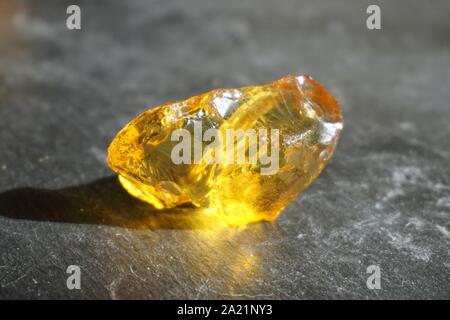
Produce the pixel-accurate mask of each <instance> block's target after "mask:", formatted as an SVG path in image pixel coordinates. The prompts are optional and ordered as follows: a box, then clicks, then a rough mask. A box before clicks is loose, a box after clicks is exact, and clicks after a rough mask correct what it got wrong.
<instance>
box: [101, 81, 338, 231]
mask: <svg viewBox="0 0 450 320" xmlns="http://www.w3.org/2000/svg"><path fill="white" fill-rule="evenodd" d="M198 122H200V123H201V125H202V128H204V130H206V129H209V128H214V129H218V130H220V132H222V133H224V132H225V130H227V129H230V128H231V129H243V130H247V129H255V130H261V129H277V130H279V132H280V148H279V169H278V171H276V172H275V173H274V174H272V175H262V174H261V167H262V165H261V163H260V162H258V163H256V164H255V163H245V164H229V163H226V164H224V163H213V164H211V163H208V162H207V161H205V162H202V163H199V164H175V163H174V162H173V161H172V159H171V150H172V149H173V147H174V145H176V142H174V141H172V140H171V133H172V132H174V130H176V129H180V128H182V129H186V130H189V132H193V128H194V125H193V124H194V123H198ZM341 128H342V116H341V113H340V109H339V106H338V104H337V102H336V100H335V99H334V98H333V97H332V96H331V95H330V94H329V93H328V92H327V91H326V89H325V88H324V87H323V86H321V85H320V84H319V83H317V82H316V81H314V80H313V79H312V78H310V77H306V76H298V75H290V76H286V77H284V78H281V79H280V80H277V81H274V82H272V83H269V84H266V85H261V86H254V87H244V88H240V89H217V90H213V91H211V92H208V93H205V94H202V95H199V96H195V97H192V98H189V99H187V100H185V101H180V102H174V103H169V104H165V105H162V106H160V107H157V108H154V109H151V110H148V111H147V112H144V113H143V114H141V115H140V116H138V117H137V118H136V119H134V120H132V121H131V122H130V123H129V124H128V125H127V126H125V127H124V128H123V129H122V130H121V131H120V132H119V133H118V134H117V136H116V138H115V139H114V140H113V142H112V143H111V145H110V147H109V150H108V164H109V166H110V167H111V168H112V169H113V170H114V171H115V172H116V173H118V174H119V180H120V182H121V184H122V186H123V187H124V188H125V189H126V190H127V191H128V192H129V193H130V194H131V195H133V196H134V197H137V198H139V199H141V200H143V201H145V202H147V203H149V204H151V205H153V206H154V207H155V208H157V209H171V208H175V211H181V212H184V213H186V212H187V211H189V212H190V213H189V214H190V215H191V216H193V217H195V218H194V220H195V221H196V222H195V223H194V224H199V225H202V224H205V223H206V224H213V225H214V226H222V225H225V226H228V225H232V226H242V225H246V224H248V223H251V222H255V221H261V220H266V221H270V220H273V219H275V218H276V217H277V216H278V214H279V213H280V212H281V211H282V210H283V208H285V207H286V206H287V205H288V204H289V202H290V201H292V200H293V199H294V198H295V197H296V196H297V195H298V194H299V193H300V192H301V191H302V190H303V189H305V188H306V187H307V186H308V185H309V184H310V183H311V182H312V181H313V180H314V179H315V178H316V177H317V176H318V175H319V173H320V172H321V170H322V169H323V168H324V167H325V165H326V163H327V162H328V161H329V159H330V157H331V155H332V154H333V152H334V149H335V147H336V143H337V140H338V138H339V133H340V129H341ZM192 135H194V133H192ZM193 139H194V137H193ZM201 143H202V144H203V147H206V146H207V145H208V143H205V142H203V141H202V142H201ZM234 147H235V148H242V147H244V148H246V151H248V149H249V146H248V144H246V143H242V141H237V142H236V144H235V146H234ZM223 153H225V150H223ZM235 154H237V152H235ZM205 156H210V154H207V155H205ZM180 205H184V206H189V205H190V206H193V207H194V208H189V209H185V208H178V207H179V206H180ZM173 216H175V218H174V219H177V218H179V219H182V216H183V214H182V213H180V212H178V213H177V214H176V215H172V217H173ZM191 222H192V221H191Z"/></svg>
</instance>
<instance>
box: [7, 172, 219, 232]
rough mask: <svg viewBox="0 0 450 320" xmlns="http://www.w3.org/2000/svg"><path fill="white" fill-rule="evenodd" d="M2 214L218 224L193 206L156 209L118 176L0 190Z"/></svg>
mask: <svg viewBox="0 0 450 320" xmlns="http://www.w3.org/2000/svg"><path fill="white" fill-rule="evenodd" d="M0 215H2V216H5V217H8V218H12V219H20V220H34V221H50V222H59V223H75V224H101V225H111V226H118V227H126V228H133V229H210V228H211V227H217V221H214V219H213V218H212V217H210V216H208V215H207V214H205V213H204V212H203V211H202V210H201V209H197V208H194V207H190V206H185V207H178V208H175V209H167V210H157V209H155V208H153V207H151V206H150V205H148V204H146V203H144V202H141V201H139V200H137V199H135V198H133V197H131V196H130V195H129V194H128V193H127V192H126V191H125V190H124V189H123V188H122V187H121V185H120V183H119V182H118V179H117V177H115V176H111V177H106V178H102V179H99V180H95V181H93V182H91V183H89V184H86V185H81V186H74V187H68V188H64V189H58V190H47V189H34V188H18V189H13V190H9V191H6V192H3V193H0Z"/></svg>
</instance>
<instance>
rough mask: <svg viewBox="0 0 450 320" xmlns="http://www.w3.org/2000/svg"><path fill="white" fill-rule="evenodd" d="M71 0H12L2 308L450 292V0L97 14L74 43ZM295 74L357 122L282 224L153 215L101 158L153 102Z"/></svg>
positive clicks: (282, 2)
mask: <svg viewBox="0 0 450 320" xmlns="http://www.w3.org/2000/svg"><path fill="white" fill-rule="evenodd" d="M76 2H77V1H67V2H66V3H64V1H53V0H49V1H46V0H40V1H1V2H0V6H1V9H0V16H1V18H0V34H1V36H0V48H1V50H0V70H1V72H0V83H1V85H0V190H1V191H0V215H1V216H0V297H1V298H243V299H245V298H280V299H289V298H290V299H301V298H344V299H345V298H360V299H380V298H396V299H399V298H445V299H449V298H450V295H449V292H450V290H449V279H450V272H449V271H450V254H449V247H450V238H449V230H450V225H449V216H450V204H449V191H450V167H449V165H448V159H450V141H449V139H448V137H449V136H450V126H449V125H448V124H449V123H448V121H449V120H448V119H449V118H450V108H449V107H448V102H449V101H450V91H449V90H448V88H449V87H450V69H449V67H448V66H449V61H450V45H449V42H448V39H449V38H448V35H449V34H450V25H449V23H448V12H449V10H450V7H449V2H448V1H439V0H436V1H433V5H432V6H430V5H429V4H428V3H425V2H424V1H411V0H399V1H372V0H370V1H368V0H367V1H365V0H363V1H361V0H354V1H350V0H344V1H343V0H338V1H312V0H311V1H297V0H279V1H277V5H274V1H273V0H246V1H243V0H230V1H214V2H210V1H208V4H207V5H205V1H193V0H186V1H178V2H177V3H176V4H175V3H174V2H169V1H153V2H151V1H148V0H136V1H126V2H125V1H109V0H108V1H107V2H106V1H104V2H101V1H95V2H94V1H84V2H80V3H81V7H82V8H83V9H82V10H83V13H82V14H83V21H84V22H83V26H82V28H83V29H82V31H81V32H76V31H68V30H67V29H66V27H65V18H66V16H65V12H66V7H67V5H69V4H73V3H76ZM374 3H378V4H380V6H381V8H382V30H381V31H369V30H367V29H366V28H365V20H366V13H365V12H366V8H367V6H368V5H369V4H374ZM405 8H407V10H406V9H405ZM18 11H19V13H18ZM20 12H21V13H20ZM290 72H304V73H307V74H312V75H314V77H315V78H316V79H318V80H320V81H321V82H322V83H323V84H324V85H325V86H326V87H327V88H329V90H330V92H332V93H333V94H334V95H335V96H336V97H337V99H338V101H339V102H340V104H341V106H342V112H343V114H344V118H345V129H344V130H343V132H342V137H341V140H340V142H339V146H338V148H337V149H336V152H335V154H334V156H333V160H332V162H331V163H330V164H329V165H328V166H327V168H326V169H325V170H324V172H323V173H322V174H321V175H320V176H319V178H318V179H317V180H316V181H315V182H314V183H313V184H312V185H311V186H310V187H309V188H308V189H307V190H305V191H304V192H303V193H302V195H301V196H300V197H299V198H298V199H297V200H296V201H294V202H293V203H292V204H291V205H290V206H288V207H287V208H286V210H285V212H284V214H282V215H280V216H279V218H278V219H277V220H275V221H274V222H272V223H257V224H252V225H249V226H247V227H246V228H243V229H240V230H228V231H221V232H219V233H213V232H210V231H208V230H203V229H198V228H189V224H186V223H184V222H183V223H181V224H177V221H179V220H180V217H179V216H177V218H176V219H173V215H170V214H167V215H166V214H164V213H159V214H155V215H154V218H153V219H150V220H149V219H148V205H146V204H143V203H141V202H139V201H136V200H135V199H134V198H132V197H130V196H128V194H127V193H126V192H124V191H123V188H121V187H120V185H118V183H117V179H116V178H115V177H111V176H112V174H111V171H110V170H109V169H108V168H107V166H105V154H104V151H105V150H106V149H107V147H108V145H109V143H110V142H111V140H112V139H113V137H114V135H115V134H116V133H117V131H118V130H120V128H122V127H123V126H124V125H125V124H126V123H127V122H128V121H129V119H132V118H134V117H136V116H137V115H138V114H140V113H142V112H144V111H145V110H146V109H148V107H147V105H159V104H161V103H163V102H165V101H176V100H180V99H183V98H185V97H190V96H193V95H196V94H199V93H201V92H204V91H205V90H206V91H207V90H210V89H213V88H220V87H234V86H244V85H251V84H254V83H265V82H268V81H270V80H272V79H276V78H277V77H280V76H282V75H283V74H288V73H290ZM140 221H147V222H148V223H147V224H144V225H143V224H142V223H141V222H140ZM144 227H146V228H144ZM71 264H77V265H79V266H80V267H81V268H82V275H83V276H82V277H83V278H82V284H81V285H82V290H79V291H78V290H72V291H69V290H67V288H66V279H67V274H66V268H67V266H68V265H71ZM373 264H377V265H379V266H380V268H381V272H382V282H381V285H382V289H381V290H369V289H368V288H367V287H366V280H367V277H368V274H367V273H366V270H367V267H368V266H369V265H373Z"/></svg>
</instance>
